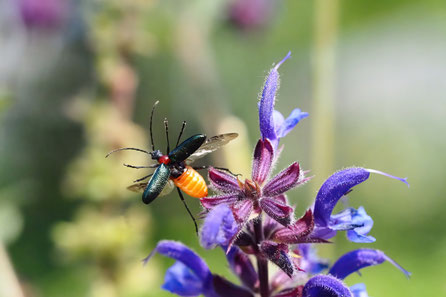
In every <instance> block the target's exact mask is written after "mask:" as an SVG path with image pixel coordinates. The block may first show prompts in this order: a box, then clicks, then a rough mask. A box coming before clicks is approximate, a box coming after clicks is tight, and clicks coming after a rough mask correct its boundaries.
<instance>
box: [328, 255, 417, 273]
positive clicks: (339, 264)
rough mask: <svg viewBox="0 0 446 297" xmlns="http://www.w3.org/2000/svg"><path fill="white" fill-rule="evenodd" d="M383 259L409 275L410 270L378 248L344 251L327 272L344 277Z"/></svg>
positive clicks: (379, 262) (381, 261)
mask: <svg viewBox="0 0 446 297" xmlns="http://www.w3.org/2000/svg"><path fill="white" fill-rule="evenodd" d="M385 261H388V262H390V263H391V264H392V265H394V266H395V267H396V268H398V269H399V270H401V271H402V272H403V273H404V274H405V275H406V276H407V277H409V276H410V272H408V271H407V270H405V269H404V268H403V267H401V266H400V265H399V264H398V263H396V262H395V261H394V260H392V259H391V258H389V257H388V256H387V255H386V254H384V253H383V252H381V251H379V250H373V249H358V250H354V251H351V252H348V253H346V254H345V255H343V256H342V257H340V258H339V259H338V260H337V261H336V263H334V264H333V266H332V267H331V268H330V271H329V272H328V273H329V274H331V275H333V276H335V277H337V278H339V279H344V278H346V277H347V276H348V275H350V274H352V273H353V272H357V271H359V270H360V269H362V268H364V267H368V266H373V265H378V264H381V263H384V262H385Z"/></svg>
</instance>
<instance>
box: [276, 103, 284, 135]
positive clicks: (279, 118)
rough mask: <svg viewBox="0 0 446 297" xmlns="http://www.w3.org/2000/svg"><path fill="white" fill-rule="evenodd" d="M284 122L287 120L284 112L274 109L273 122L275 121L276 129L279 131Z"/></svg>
mask: <svg viewBox="0 0 446 297" xmlns="http://www.w3.org/2000/svg"><path fill="white" fill-rule="evenodd" d="M283 122H285V118H284V116H283V114H282V113H281V112H280V111H278V110H275V109H274V110H273V123H274V131H275V132H276V135H277V132H278V131H279V130H280V127H282V125H283Z"/></svg>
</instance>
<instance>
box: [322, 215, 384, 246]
mask: <svg viewBox="0 0 446 297" xmlns="http://www.w3.org/2000/svg"><path fill="white" fill-rule="evenodd" d="M372 227H373V220H372V218H371V217H370V216H369V215H368V214H367V213H366V212H365V210H364V207H362V206H360V207H359V208H358V210H356V209H354V208H347V209H345V210H343V211H341V212H340V213H338V214H335V215H332V216H331V218H330V223H329V228H330V229H332V230H336V231H345V230H347V238H348V239H349V240H350V241H352V242H361V243H370V242H375V241H376V239H375V238H374V237H373V236H368V235H367V234H368V233H369V232H370V230H371V229H372ZM324 238H327V237H324Z"/></svg>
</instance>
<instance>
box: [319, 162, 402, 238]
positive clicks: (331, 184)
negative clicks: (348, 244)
mask: <svg viewBox="0 0 446 297" xmlns="http://www.w3.org/2000/svg"><path fill="white" fill-rule="evenodd" d="M371 172H373V173H378V174H382V175H385V176H388V177H391V178H394V179H397V180H400V181H402V182H404V183H406V184H407V185H409V184H408V183H407V181H406V179H403V178H399V177H396V176H392V175H389V174H387V173H383V172H381V171H377V170H373V169H364V168H359V167H353V168H347V169H344V170H341V171H338V172H336V173H335V174H333V175H332V176H330V177H329V178H328V179H327V180H326V181H325V182H324V184H323V185H322V187H321V188H320V190H319V192H318V193H317V196H316V200H315V203H314V220H315V224H316V229H315V232H314V236H317V237H321V238H325V239H328V238H331V237H333V236H335V235H336V232H337V231H347V238H348V239H349V240H351V241H353V242H362V243H366V242H374V241H375V238H373V237H372V236H368V235H367V234H368V233H369V232H370V230H371V229H372V226H373V220H372V218H371V217H370V216H368V215H367V213H366V212H365V210H364V208H363V207H360V208H358V209H357V210H356V209H354V208H347V209H345V210H343V211H341V212H340V213H338V214H335V215H332V212H333V209H334V207H335V206H336V204H337V202H338V201H339V199H341V198H342V197H343V196H344V195H347V194H348V193H349V192H351V189H352V188H353V187H354V186H356V185H358V184H360V183H362V182H364V181H365V180H367V179H368V178H369V176H370V173H371Z"/></svg>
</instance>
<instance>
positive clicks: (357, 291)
mask: <svg viewBox="0 0 446 297" xmlns="http://www.w3.org/2000/svg"><path fill="white" fill-rule="evenodd" d="M350 291H352V294H353V297H369V294H367V290H366V288H365V285H364V284H362V283H359V284H355V285H353V286H351V287H350Z"/></svg>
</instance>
